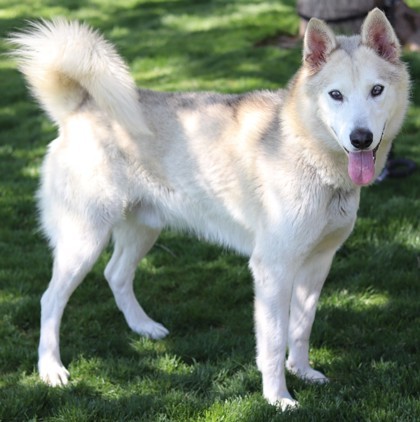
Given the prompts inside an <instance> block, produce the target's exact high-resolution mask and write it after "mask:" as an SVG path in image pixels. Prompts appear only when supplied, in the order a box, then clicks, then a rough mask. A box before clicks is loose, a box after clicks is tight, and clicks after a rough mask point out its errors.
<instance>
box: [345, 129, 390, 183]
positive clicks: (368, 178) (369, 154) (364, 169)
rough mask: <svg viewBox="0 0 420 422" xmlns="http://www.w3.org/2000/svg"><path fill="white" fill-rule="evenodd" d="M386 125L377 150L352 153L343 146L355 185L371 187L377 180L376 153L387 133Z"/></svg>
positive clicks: (349, 171)
mask: <svg viewBox="0 0 420 422" xmlns="http://www.w3.org/2000/svg"><path fill="white" fill-rule="evenodd" d="M385 125H386V124H385ZM385 125H384V128H383V130H382V134H381V139H380V140H379V142H378V145H376V147H375V148H373V149H371V150H359V151H354V152H350V151H349V150H348V149H347V148H345V147H344V146H343V148H344V150H345V151H346V153H347V156H348V159H349V162H348V173H349V177H350V179H351V180H352V182H353V183H354V184H355V185H358V186H366V185H369V184H370V183H372V181H373V179H374V178H375V163H376V153H377V152H378V149H379V146H380V145H381V143H382V138H383V135H384V132H385Z"/></svg>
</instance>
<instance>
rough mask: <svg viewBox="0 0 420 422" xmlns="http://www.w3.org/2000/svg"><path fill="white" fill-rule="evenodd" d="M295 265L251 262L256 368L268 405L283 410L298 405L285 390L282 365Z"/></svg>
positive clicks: (253, 258) (254, 260)
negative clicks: (259, 372)
mask: <svg viewBox="0 0 420 422" xmlns="http://www.w3.org/2000/svg"><path fill="white" fill-rule="evenodd" d="M294 266H295V264H294V263H291V265H282V264H279V263H273V262H270V261H268V260H266V259H265V258H261V256H257V255H253V256H252V257H251V260H250V268H251V270H252V273H253V276H254V285H255V331H256V337H257V365H258V369H259V370H260V371H261V374H262V381H263V394H264V397H265V398H266V399H267V401H268V402H269V403H271V404H273V405H276V406H279V407H281V409H283V410H284V409H285V408H287V407H295V406H296V405H297V401H295V400H294V399H293V398H292V396H291V395H290V394H289V391H288V390H287V386H286V378H285V365H284V361H285V355H286V347H287V333H288V325H289V308H290V298H291V293H292V287H293V278H294V275H293V272H294V271H293V268H294ZM286 268H287V270H286Z"/></svg>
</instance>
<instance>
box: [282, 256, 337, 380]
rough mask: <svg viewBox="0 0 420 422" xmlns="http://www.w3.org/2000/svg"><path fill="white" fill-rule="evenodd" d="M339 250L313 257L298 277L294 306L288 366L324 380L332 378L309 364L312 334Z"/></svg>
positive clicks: (299, 373)
mask: <svg viewBox="0 0 420 422" xmlns="http://www.w3.org/2000/svg"><path fill="white" fill-rule="evenodd" d="M334 254H335V250H328V251H324V252H322V253H321V252H320V253H317V254H315V255H313V256H311V257H309V258H308V259H307V260H306V261H305V263H304V264H303V266H302V267H301V269H300V270H299V272H298V275H297V277H296V279H295V282H294V286H293V293H292V300H291V307H290V320H289V340H288V342H289V356H288V359H287V362H286V367H287V369H288V370H289V371H290V372H292V373H294V374H295V375H297V376H298V377H300V378H302V379H304V380H307V381H310V382H318V383H323V382H327V381H328V378H327V377H325V375H324V374H322V373H321V372H319V371H316V370H315V369H313V368H311V366H310V364H309V337H310V334H311V329H312V324H313V322H314V318H315V313H316V306H317V303H318V299H319V295H320V293H321V289H322V286H323V284H324V281H325V279H326V277H327V275H328V272H329V270H330V267H331V262H332V259H333V257H334Z"/></svg>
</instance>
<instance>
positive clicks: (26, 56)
mask: <svg viewBox="0 0 420 422" xmlns="http://www.w3.org/2000/svg"><path fill="white" fill-rule="evenodd" d="M9 42H10V43H11V44H12V45H13V46H14V47H15V50H14V51H13V52H12V53H11V54H12V56H13V57H15V59H16V61H17V63H18V66H19V69H20V71H21V72H22V73H23V74H24V75H25V77H26V79H27V81H28V83H29V85H30V87H31V89H32V92H33V94H34V95H35V97H36V98H37V99H38V101H39V102H40V103H41V105H42V106H43V108H44V109H45V110H46V111H47V113H48V114H49V115H50V117H51V118H52V119H53V120H54V121H55V122H56V123H58V124H60V123H62V122H63V120H64V119H65V118H66V117H67V116H68V115H69V114H71V113H72V112H74V111H75V110H76V109H77V108H78V107H80V106H81V105H82V103H83V102H84V101H85V100H86V99H87V98H88V97H89V96H90V97H91V98H92V99H93V100H94V101H95V103H96V104H97V106H98V107H99V108H100V109H101V110H104V111H105V112H107V113H109V115H110V117H113V118H115V119H117V120H118V121H119V122H120V123H121V124H123V125H124V126H125V127H126V128H127V129H128V130H129V131H130V132H131V133H139V134H140V133H142V134H149V133H150V131H149V130H148V128H147V124H146V123H145V120H144V116H143V112H142V109H141V106H140V103H139V98H138V92H137V89H136V86H135V83H134V80H133V79H132V77H131V75H130V73H129V71H128V68H127V66H126V64H125V63H124V61H123V60H122V59H121V57H120V56H119V55H118V53H117V52H116V50H115V48H114V47H113V46H112V45H111V44H110V43H109V42H107V41H106V40H105V39H104V38H103V37H102V36H101V35H100V34H99V33H98V32H96V31H94V30H92V29H91V28H90V27H88V26H87V25H85V24H82V23H79V22H69V21H67V20H65V19H64V18H56V19H54V20H52V21H40V22H32V23H30V26H29V28H28V29H27V30H26V31H23V32H17V33H13V34H11V35H10V37H9Z"/></svg>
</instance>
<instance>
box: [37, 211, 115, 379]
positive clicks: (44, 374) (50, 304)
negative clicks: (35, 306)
mask: <svg viewBox="0 0 420 422" xmlns="http://www.w3.org/2000/svg"><path fill="white" fill-rule="evenodd" d="M109 233H110V230H109V227H106V226H105V225H102V224H101V226H100V227H99V225H98V224H96V225H94V224H90V225H89V224H85V223H83V224H82V223H80V221H76V220H73V219H71V218H69V219H64V218H63V219H62V220H61V225H60V227H59V231H58V232H57V231H55V239H53V243H54V263H53V273H52V278H51V281H50V284H49V286H48V288H47V290H46V291H45V293H44V294H43V296H42V299H41V335H40V341H39V349H38V353H39V360H38V370H39V374H40V377H41V379H42V380H43V381H44V382H46V383H47V384H49V385H51V386H59V385H65V384H67V381H68V377H69V373H68V371H67V369H66V368H65V367H64V366H63V364H62V362H61V358H60V345H59V343H60V339H59V335H60V334H59V332H60V324H61V318H62V315H63V312H64V308H65V306H66V304H67V302H68V300H69V298H70V296H71V294H72V293H73V291H74V290H75V289H76V287H77V286H78V285H79V284H80V283H81V282H82V280H83V278H84V277H85V275H86V274H87V273H88V271H90V269H91V268H92V266H93V264H94V263H95V261H96V260H97V258H98V256H99V254H100V253H101V251H102V249H103V248H104V247H105V245H106V243H107V242H108V240H109Z"/></svg>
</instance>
